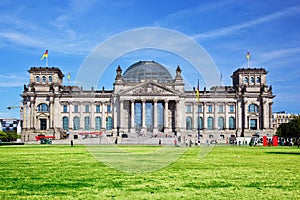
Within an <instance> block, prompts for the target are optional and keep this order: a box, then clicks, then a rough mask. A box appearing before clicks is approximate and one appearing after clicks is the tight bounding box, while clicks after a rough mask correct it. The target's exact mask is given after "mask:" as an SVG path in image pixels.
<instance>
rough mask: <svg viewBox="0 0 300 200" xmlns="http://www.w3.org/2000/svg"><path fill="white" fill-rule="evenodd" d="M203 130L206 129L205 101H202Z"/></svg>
mask: <svg viewBox="0 0 300 200" xmlns="http://www.w3.org/2000/svg"><path fill="white" fill-rule="evenodd" d="M203 130H207V119H206V103H203Z"/></svg>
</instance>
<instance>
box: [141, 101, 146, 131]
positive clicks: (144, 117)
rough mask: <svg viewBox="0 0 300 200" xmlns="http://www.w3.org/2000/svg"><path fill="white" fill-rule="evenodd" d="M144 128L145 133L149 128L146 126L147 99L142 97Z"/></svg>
mask: <svg viewBox="0 0 300 200" xmlns="http://www.w3.org/2000/svg"><path fill="white" fill-rule="evenodd" d="M142 130H143V132H144V133H145V132H146V130H147V127H146V100H145V99H142Z"/></svg>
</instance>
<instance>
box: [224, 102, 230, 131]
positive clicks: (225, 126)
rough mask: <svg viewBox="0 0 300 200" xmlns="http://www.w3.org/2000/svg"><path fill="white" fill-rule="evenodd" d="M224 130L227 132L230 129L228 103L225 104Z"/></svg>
mask: <svg viewBox="0 0 300 200" xmlns="http://www.w3.org/2000/svg"><path fill="white" fill-rule="evenodd" d="M224 114H225V115H224V129H225V130H226V129H227V128H228V125H227V124H229V122H228V123H227V119H228V113H227V103H226V102H224Z"/></svg>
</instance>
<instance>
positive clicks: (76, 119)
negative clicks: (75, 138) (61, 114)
mask: <svg viewBox="0 0 300 200" xmlns="http://www.w3.org/2000/svg"><path fill="white" fill-rule="evenodd" d="M79 128H80V119H79V117H74V119H73V129H74V130H79Z"/></svg>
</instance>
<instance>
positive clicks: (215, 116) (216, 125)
mask: <svg viewBox="0 0 300 200" xmlns="http://www.w3.org/2000/svg"><path fill="white" fill-rule="evenodd" d="M217 107H218V104H217V103H213V111H214V122H213V129H214V130H218V128H219V127H218V117H217V110H218V108H217Z"/></svg>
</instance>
